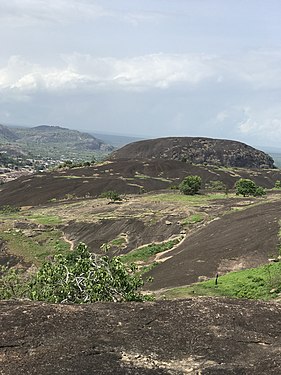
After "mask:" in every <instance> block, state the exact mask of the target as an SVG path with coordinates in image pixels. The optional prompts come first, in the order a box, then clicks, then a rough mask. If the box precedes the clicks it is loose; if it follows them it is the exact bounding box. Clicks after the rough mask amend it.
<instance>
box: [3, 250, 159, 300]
mask: <svg viewBox="0 0 281 375" xmlns="http://www.w3.org/2000/svg"><path fill="white" fill-rule="evenodd" d="M143 283H144V281H143V279H142V277H141V275H139V273H138V272H137V269H136V266H135V265H134V264H130V265H126V264H125V263H123V262H122V261H121V259H120V257H112V258H109V257H107V256H98V255H94V254H91V253H90V252H89V250H88V249H87V246H86V245H84V244H79V245H78V246H77V248H76V249H75V250H74V251H72V252H70V253H68V254H67V255H61V254H59V255H56V256H55V257H54V260H53V261H48V262H46V263H44V264H43V265H42V266H41V267H40V268H39V270H38V271H37V273H36V274H35V275H30V274H27V273H26V272H23V271H22V270H16V269H14V268H10V269H8V268H7V267H2V268H0V299H10V298H23V297H24V298H30V299H31V300H36V301H46V302H52V303H90V302H96V301H111V302H121V301H140V302H141V301H145V300H151V299H153V298H152V297H151V296H149V295H143V294H142V293H140V292H139V288H140V287H141V286H142V285H143Z"/></svg>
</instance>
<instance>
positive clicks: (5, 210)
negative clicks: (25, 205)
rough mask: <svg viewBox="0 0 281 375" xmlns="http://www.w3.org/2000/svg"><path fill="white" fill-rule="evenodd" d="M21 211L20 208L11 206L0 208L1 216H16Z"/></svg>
mask: <svg viewBox="0 0 281 375" xmlns="http://www.w3.org/2000/svg"><path fill="white" fill-rule="evenodd" d="M19 211H20V208H19V207H14V206H10V205H4V206H0V213H1V214H15V213H17V212H19Z"/></svg>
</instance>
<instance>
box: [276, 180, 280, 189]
mask: <svg viewBox="0 0 281 375" xmlns="http://www.w3.org/2000/svg"><path fill="white" fill-rule="evenodd" d="M274 187H275V188H276V189H281V181H280V180H277V181H276V182H275V185H274Z"/></svg>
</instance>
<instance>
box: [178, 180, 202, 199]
mask: <svg viewBox="0 0 281 375" xmlns="http://www.w3.org/2000/svg"><path fill="white" fill-rule="evenodd" d="M201 182H202V180H201V177H200V176H187V177H185V178H184V179H183V181H182V182H181V183H180V184H179V190H180V191H181V192H182V193H183V194H186V195H194V194H196V193H198V191H199V189H200V187H201Z"/></svg>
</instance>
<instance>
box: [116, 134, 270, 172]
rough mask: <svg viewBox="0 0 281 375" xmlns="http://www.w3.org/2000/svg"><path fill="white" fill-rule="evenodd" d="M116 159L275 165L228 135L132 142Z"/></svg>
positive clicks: (246, 166)
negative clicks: (229, 138)
mask: <svg viewBox="0 0 281 375" xmlns="http://www.w3.org/2000/svg"><path fill="white" fill-rule="evenodd" d="M111 158H112V159H115V160H116V159H170V160H180V161H185V162H188V163H193V164H209V165H218V166H225V167H240V168H274V161H273V159H272V158H271V157H270V156H269V155H267V154H266V153H264V152H262V151H259V150H257V149H255V148H253V147H251V146H248V145H246V144H245V143H241V142H237V141H230V140H224V139H212V138H193V137H170V138H158V139H150V140H144V141H138V142H134V143H130V144H129V145H126V146H124V147H122V148H121V149H119V150H117V151H115V152H114V153H113V154H112V156H111Z"/></svg>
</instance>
